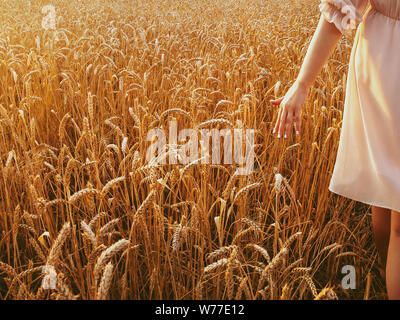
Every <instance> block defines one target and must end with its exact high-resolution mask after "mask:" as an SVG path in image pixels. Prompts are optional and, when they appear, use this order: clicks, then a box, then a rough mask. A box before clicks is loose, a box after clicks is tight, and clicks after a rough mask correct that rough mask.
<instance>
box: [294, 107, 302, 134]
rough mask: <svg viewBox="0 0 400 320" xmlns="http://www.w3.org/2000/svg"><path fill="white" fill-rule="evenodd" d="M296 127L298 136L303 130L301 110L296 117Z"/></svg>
mask: <svg viewBox="0 0 400 320" xmlns="http://www.w3.org/2000/svg"><path fill="white" fill-rule="evenodd" d="M295 118H296V119H295V123H294V124H295V127H296V134H300V129H301V110H300V111H299V112H297V113H296V116H295Z"/></svg>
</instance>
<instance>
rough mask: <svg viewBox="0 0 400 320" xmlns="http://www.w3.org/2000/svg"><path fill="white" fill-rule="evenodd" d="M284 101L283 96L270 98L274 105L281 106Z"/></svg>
mask: <svg viewBox="0 0 400 320" xmlns="http://www.w3.org/2000/svg"><path fill="white" fill-rule="evenodd" d="M282 101H283V98H279V99H275V100H270V102H271V103H272V104H273V105H274V106H279V105H280V104H281V103H282Z"/></svg>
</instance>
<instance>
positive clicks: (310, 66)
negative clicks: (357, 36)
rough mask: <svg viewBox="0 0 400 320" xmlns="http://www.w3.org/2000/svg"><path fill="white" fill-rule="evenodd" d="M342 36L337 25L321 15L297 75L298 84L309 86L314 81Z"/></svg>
mask: <svg viewBox="0 0 400 320" xmlns="http://www.w3.org/2000/svg"><path fill="white" fill-rule="evenodd" d="M341 37H342V34H341V33H340V31H339V30H338V29H337V28H336V27H335V25H334V24H333V23H329V22H328V21H326V20H325V19H324V17H323V16H321V18H320V20H319V23H318V27H317V29H316V30H315V33H314V36H313V38H312V40H311V43H310V46H309V47H308V50H307V54H306V56H305V58H304V61H303V64H302V66H301V69H300V72H299V75H298V77H297V80H296V82H297V83H298V84H300V85H302V86H304V87H306V88H308V87H310V86H311V85H312V84H313V83H314V80H315V78H316V77H317V76H318V74H319V72H320V71H321V69H322V67H323V66H324V64H325V63H326V62H327V60H328V59H329V57H330V55H331V53H332V51H333V50H334V49H335V47H336V45H337V43H338V42H339V40H340V38H341Z"/></svg>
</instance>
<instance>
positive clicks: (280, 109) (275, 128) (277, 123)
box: [273, 108, 282, 134]
mask: <svg viewBox="0 0 400 320" xmlns="http://www.w3.org/2000/svg"><path fill="white" fill-rule="evenodd" d="M281 113H282V108H279V112H278V118H277V120H276V123H275V127H274V131H273V134H275V133H277V132H278V129H279V120H280V118H281Z"/></svg>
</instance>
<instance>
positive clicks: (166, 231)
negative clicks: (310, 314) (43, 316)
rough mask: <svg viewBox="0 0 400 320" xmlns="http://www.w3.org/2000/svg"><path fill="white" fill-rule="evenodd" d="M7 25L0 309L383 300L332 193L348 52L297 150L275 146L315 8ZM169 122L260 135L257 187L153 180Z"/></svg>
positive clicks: (170, 9)
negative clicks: (352, 281)
mask: <svg viewBox="0 0 400 320" xmlns="http://www.w3.org/2000/svg"><path fill="white" fill-rule="evenodd" d="M48 4H51V5H53V6H54V7H55V10H56V29H55V30H53V29H49V30H46V29H44V28H43V26H42V20H43V17H44V14H43V13H42V8H43V7H44V6H46V5H48ZM0 19H1V24H0V136H1V138H0V299H139V300H141V299H184V300H185V299H251V300H253V299H385V298H386V294H385V287H384V283H383V281H382V279H381V278H380V275H379V272H378V269H377V253H376V250H375V246H374V244H373V238H372V233H371V226H370V220H371V219H370V208H369V207H368V206H366V205H363V204H360V203H356V202H354V201H350V200H349V199H346V198H343V197H339V196H337V195H335V194H333V193H331V192H330V191H329V190H328V185H329V179H330V175H331V173H332V170H333V166H334V163H335V158H336V151H337V146H338V142H339V135H340V126H341V120H342V114H343V101H344V94H345V83H346V73H347V62H348V58H349V55H350V50H351V47H352V41H353V38H352V37H351V36H347V37H345V38H343V39H342V40H341V41H340V43H339V46H338V48H337V49H336V51H335V52H334V54H333V56H332V57H331V59H330V60H329V62H328V63H327V65H326V66H325V67H324V69H323V71H322V72H321V74H320V75H319V77H318V78H317V81H316V82H315V84H314V86H313V87H312V89H311V92H310V95H309V97H308V100H307V104H306V105H305V106H304V109H303V123H302V133H301V135H300V136H293V135H292V136H291V138H290V139H287V140H282V139H280V140H277V139H276V137H274V136H273V135H272V129H273V126H274V123H275V120H276V116H277V109H276V108H277V107H276V106H272V105H271V104H270V103H269V100H270V99H273V98H278V97H280V96H281V95H283V94H284V93H285V90H287V89H288V88H289V87H290V85H291V83H292V82H293V81H294V79H295V77H296V76H297V72H298V70H299V68H300V64H301V61H302V59H303V57H304V55H305V53H306V50H307V45H308V43H309V41H310V40H311V36H312V34H313V31H314V29H315V27H316V25H317V22H318V19H319V10H318V1H316V0H307V1H300V0H294V1H280V0H252V1H244V0H212V1H211V0H179V1H178V0H163V1H162V0H135V1H128V0H116V1H111V0H93V1H83V0H79V1H78V0H69V1H65V0H59V1H41V0H35V1H33V0H32V1H25V0H2V2H1V4H0ZM172 120H175V121H177V123H178V125H179V127H183V128H197V127H198V126H200V125H203V126H209V127H216V128H223V127H225V126H231V127H236V128H252V129H254V130H256V146H255V152H256V161H255V166H254V171H253V172H252V174H250V175H247V176H240V175H237V174H235V167H234V166H232V165H218V164H214V165H205V164H198V163H191V164H189V165H149V163H147V162H146V150H147V148H148V146H149V142H148V141H146V134H147V132H148V131H149V130H150V129H151V128H155V127H163V128H164V127H166V126H167V125H168V122H169V121H172ZM345 265H352V266H354V267H355V269H356V270H357V278H356V284H357V285H356V289H350V290H344V289H343V288H342V286H341V280H342V278H343V277H344V274H342V272H341V270H342V267H343V266H345ZM51 275H53V276H54V277H56V281H55V284H54V287H52V288H50V289H46V288H44V287H43V283H44V282H43V280H44V279H45V278H46V277H49V276H51Z"/></svg>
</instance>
